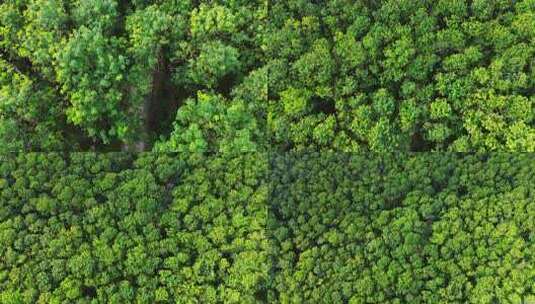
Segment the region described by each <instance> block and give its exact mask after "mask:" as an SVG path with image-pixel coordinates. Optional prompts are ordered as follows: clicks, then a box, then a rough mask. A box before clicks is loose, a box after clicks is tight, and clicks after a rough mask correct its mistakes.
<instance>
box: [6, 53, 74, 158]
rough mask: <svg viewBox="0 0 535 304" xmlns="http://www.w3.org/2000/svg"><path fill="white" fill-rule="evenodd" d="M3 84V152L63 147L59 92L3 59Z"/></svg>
mask: <svg viewBox="0 0 535 304" xmlns="http://www.w3.org/2000/svg"><path fill="white" fill-rule="evenodd" d="M0 85H1V87H0V100H1V102H0V142H2V145H0V153H6V152H10V151H20V150H27V149H28V150H53V149H57V148H63V146H64V144H65V138H64V136H63V130H62V127H63V126H64V125H63V124H58V120H61V119H62V118H63V115H62V112H61V104H60V103H59V102H58V100H55V99H54V98H55V94H56V93H57V92H55V90H54V89H53V88H51V87H50V86H49V85H47V84H45V83H40V82H37V83H34V82H33V81H32V80H31V79H30V78H28V77H27V76H26V75H24V74H22V72H20V71H19V70H18V69H17V68H16V67H14V66H12V65H10V64H9V63H8V62H6V61H4V60H1V59H0ZM44 113H46V115H43V114H44Z"/></svg>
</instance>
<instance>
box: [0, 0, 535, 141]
mask: <svg viewBox="0 0 535 304" xmlns="http://www.w3.org/2000/svg"><path fill="white" fill-rule="evenodd" d="M534 29H535V2H534V1H533V0H518V1H509V0H507V1H506V0H477V1H467V0H455V1H452V0H440V1H435V0H424V1H410V0H403V1H399V0H382V1H364V0H336V1H312V0H298V1H279V0H277V1H270V2H269V3H268V2H267V1H260V0H258V1H256V0H255V1H192V0H187V1H175V0H158V1H117V0H97V1H90V2H88V1H65V0H43V1H41V0H39V1H38V0H6V1H2V3H1V4H0V143H1V145H0V146H1V148H0V149H2V150H1V151H4V152H5V151H10V152H20V151H59V150H61V151H64V150H68V151H88V150H95V151H119V150H135V151H139V150H145V151H150V150H154V151H160V152H161V151H167V152H181V151H191V150H193V151H195V152H203V151H210V152H219V151H222V150H237V151H258V150H266V149H272V150H275V151H277V152H285V151H305V150H316V151H317V150H321V151H338V152H365V151H376V152H381V151H535V118H534V117H535V112H534V104H535V99H534V98H535V97H534V96H535V94H534V93H535V68H534V67H535V30H534Z"/></svg>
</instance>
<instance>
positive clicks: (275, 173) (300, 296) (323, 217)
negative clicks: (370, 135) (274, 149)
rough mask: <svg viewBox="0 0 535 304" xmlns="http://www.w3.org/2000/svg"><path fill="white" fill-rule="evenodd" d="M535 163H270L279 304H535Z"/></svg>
mask: <svg viewBox="0 0 535 304" xmlns="http://www.w3.org/2000/svg"><path fill="white" fill-rule="evenodd" d="M534 170H535V156H534V155H531V154H513V155H510V154H495V155H494V154H491V155H486V154H476V155H464V154H415V155H405V154H395V155H388V154H386V155H385V154H381V155H377V154H371V155H366V156H364V155H355V154H335V153H317V154H298V153H294V154H290V155H284V156H276V157H274V158H273V159H272V170H271V174H270V175H271V176H272V179H271V180H270V182H271V183H272V187H271V189H270V193H271V195H270V200H269V201H270V217H269V222H268V226H267V227H268V231H269V233H270V236H271V237H272V241H273V243H272V244H273V248H272V257H273V261H274V263H273V267H274V269H273V270H272V272H273V273H274V275H273V278H272V285H271V286H272V288H270V289H269V300H270V302H272V303H529V302H526V301H527V299H533V297H534V296H535V286H534V285H533V282H534V280H535V267H534V266H533V265H534V262H535V255H534V249H535V226H534V224H533V223H535V197H534V195H533V191H532V189H534V187H535V178H534V177H535V176H534V173H533V172H534Z"/></svg>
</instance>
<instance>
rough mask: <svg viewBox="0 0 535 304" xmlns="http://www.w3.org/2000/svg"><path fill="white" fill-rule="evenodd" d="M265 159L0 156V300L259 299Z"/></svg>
mask: <svg viewBox="0 0 535 304" xmlns="http://www.w3.org/2000/svg"><path fill="white" fill-rule="evenodd" d="M266 170H267V161H266V160H265V157H264V156H262V155H260V154H247V155H243V156H239V157H216V158H206V157H202V156H201V155H200V154H197V155H196V156H195V157H191V158H190V159H188V160H184V159H179V158H177V157H175V156H173V155H166V154H159V153H153V154H140V155H137V156H134V155H130V154H124V153H119V154H91V153H81V154H68V155H66V156H62V155H60V154H19V155H12V156H0V202H1V204H0V256H2V259H0V300H1V302H2V303H67V302H68V303H258V302H259V301H260V302H261V301H264V300H265V296H263V295H265V294H266V292H265V289H266V288H267V282H268V271H269V264H268V241H267V236H266V234H265V222H266V217H267V209H266V208H267V205H266V195H267V193H268V192H267V191H268V188H267V183H266V182H265V173H266Z"/></svg>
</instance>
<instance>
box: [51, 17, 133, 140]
mask: <svg viewBox="0 0 535 304" xmlns="http://www.w3.org/2000/svg"><path fill="white" fill-rule="evenodd" d="M123 45H124V42H123V41H122V40H119V39H115V38H111V39H106V37H104V36H103V35H102V33H101V31H100V30H99V29H98V28H93V29H88V28H86V27H84V26H82V27H81V28H80V29H79V30H78V31H77V32H76V33H74V35H73V36H72V37H71V38H70V39H69V40H68V41H67V42H66V44H65V46H64V47H63V49H62V50H61V51H60V52H59V54H58V58H57V60H58V67H57V79H58V81H60V82H61V83H62V87H61V89H62V92H63V93H64V94H66V95H68V96H69V99H70V102H71V104H72V106H71V107H69V108H68V109H67V111H66V114H67V117H68V118H69V120H70V121H71V122H73V123H74V124H75V125H80V126H82V127H83V128H84V129H86V130H87V132H88V134H89V135H90V136H93V137H95V136H98V137H99V138H101V139H102V140H103V141H104V142H105V143H108V142H109V138H110V136H111V137H115V136H117V137H118V138H120V139H125V138H126V137H127V135H128V133H129V130H128V125H129V124H128V122H127V119H128V117H129V115H128V114H129V113H128V112H127V110H131V111H134V110H135V107H134V106H135V105H130V107H134V108H130V109H121V107H120V104H121V102H122V100H123V98H124V94H125V92H123V89H122V87H123V83H124V82H123V79H124V76H123V74H124V72H125V69H126V66H127V64H128V63H127V59H126V58H125V57H124V56H122V55H120V49H121V48H122V47H123ZM130 131H131V130H130Z"/></svg>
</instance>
